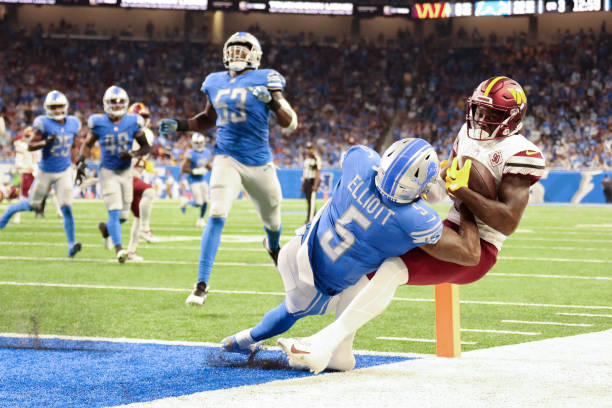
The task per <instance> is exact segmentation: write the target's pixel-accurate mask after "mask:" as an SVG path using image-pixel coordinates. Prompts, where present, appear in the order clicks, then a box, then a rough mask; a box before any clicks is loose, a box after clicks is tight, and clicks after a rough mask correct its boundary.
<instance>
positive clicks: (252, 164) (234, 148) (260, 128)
mask: <svg viewBox="0 0 612 408" xmlns="http://www.w3.org/2000/svg"><path fill="white" fill-rule="evenodd" d="M261 55H262V51H261V45H260V44H259V41H258V40H257V39H256V38H255V37H254V36H253V35H251V34H249V33H245V32H239V33H235V34H233V35H232V36H231V37H230V38H229V39H228V40H227V41H226V42H225V45H224V46H223V63H224V65H225V67H226V68H227V69H228V71H222V72H215V73H212V74H209V75H208V76H207V77H206V79H205V80H204V83H203V84H202V88H201V91H202V92H203V93H204V94H205V95H206V106H205V108H204V111H203V112H201V113H199V114H198V115H196V116H195V117H193V118H191V119H188V120H187V119H162V120H161V122H160V132H161V133H162V134H163V133H171V132H175V131H179V132H185V131H194V132H200V133H202V132H204V131H206V130H207V129H210V128H212V127H214V126H217V138H216V143H215V158H214V160H213V165H212V172H211V178H210V202H211V204H210V207H211V208H210V216H209V217H208V221H207V222H206V227H205V228H204V232H203V233H202V242H201V252H200V262H199V266H198V281H197V282H196V284H195V287H194V290H193V292H192V293H191V294H190V295H189V297H188V298H187V300H186V303H187V304H194V305H202V304H204V300H205V298H206V294H207V293H208V280H209V278H210V272H211V269H212V266H213V263H214V260H215V256H216V255H217V250H218V249H219V244H220V242H221V232H222V230H223V226H224V225H225V219H226V218H227V214H228V213H229V211H230V209H231V208H232V205H233V203H234V200H235V199H236V197H237V196H238V193H239V192H240V188H241V186H244V189H245V190H246V191H247V193H248V194H249V197H250V198H251V200H252V201H253V204H254V205H255V209H256V211H257V212H258V214H259V217H260V218H261V220H262V222H263V225H264V229H265V231H266V235H267V236H266V238H265V239H264V247H265V248H266V250H267V251H268V253H269V254H270V257H271V258H272V260H273V261H274V264H276V263H277V259H278V252H279V250H280V244H279V241H280V234H281V217H280V202H281V199H282V192H281V186H280V182H279V181H278V177H277V175H276V167H275V166H274V164H273V163H272V159H273V157H272V151H271V149H270V143H269V133H270V131H269V120H270V115H271V114H272V113H274V115H275V116H276V120H277V122H278V123H279V124H280V126H282V127H283V128H286V129H287V130H288V131H293V130H295V129H296V128H297V123H298V122H297V114H296V113H295V112H294V111H293V109H292V108H291V106H290V105H289V102H287V100H286V99H285V98H284V96H283V92H282V91H283V89H284V87H285V78H283V76H282V75H281V74H279V73H278V72H276V71H275V70H272V69H259V64H260V61H261Z"/></svg>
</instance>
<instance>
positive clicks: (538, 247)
mask: <svg viewBox="0 0 612 408" xmlns="http://www.w3.org/2000/svg"><path fill="white" fill-rule="evenodd" d="M504 248H512V249H538V250H541V249H543V250H547V249H550V250H555V251H605V252H608V251H610V248H583V247H562V246H529V245H504Z"/></svg>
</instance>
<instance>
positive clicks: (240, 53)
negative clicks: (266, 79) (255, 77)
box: [223, 33, 262, 72]
mask: <svg viewBox="0 0 612 408" xmlns="http://www.w3.org/2000/svg"><path fill="white" fill-rule="evenodd" d="M261 55H262V52H261V46H260V45H259V41H257V39H256V38H255V37H253V36H252V35H251V34H249V33H236V34H234V35H232V36H231V37H230V38H229V39H228V40H227V41H226V43H225V45H224V46H223V64H224V65H225V68H227V69H229V70H231V71H234V72H240V71H244V70H245V69H248V68H251V69H257V68H259V63H260V61H261Z"/></svg>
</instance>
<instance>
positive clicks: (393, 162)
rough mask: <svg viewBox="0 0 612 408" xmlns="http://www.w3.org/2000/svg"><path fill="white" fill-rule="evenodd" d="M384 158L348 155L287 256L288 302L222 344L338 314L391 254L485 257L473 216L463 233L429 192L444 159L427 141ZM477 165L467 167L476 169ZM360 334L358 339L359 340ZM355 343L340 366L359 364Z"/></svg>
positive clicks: (252, 342)
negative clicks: (416, 251) (415, 251)
mask: <svg viewBox="0 0 612 408" xmlns="http://www.w3.org/2000/svg"><path fill="white" fill-rule="evenodd" d="M382 157H383V158H382V159H381V157H380V156H379V155H378V154H377V153H376V152H374V151H373V150H371V149H369V148H367V147H365V146H354V147H352V148H351V149H349V151H348V152H347V154H346V155H345V159H344V161H343V163H342V177H341V178H340V180H339V182H338V184H337V185H336V187H335V190H334V193H333V195H332V198H331V199H330V200H329V201H328V202H327V203H326V204H325V206H324V207H323V208H322V209H321V210H320V211H319V212H318V213H317V215H316V216H315V218H314V219H313V221H312V222H311V223H309V224H307V225H306V226H305V227H304V228H303V229H302V230H301V231H300V232H299V233H298V236H296V237H294V238H293V239H292V240H291V241H290V242H289V243H288V244H287V245H285V246H284V247H283V249H282V250H281V253H280V255H279V264H278V267H279V272H280V274H281V276H282V278H283V283H284V286H285V293H286V296H285V300H284V301H283V302H282V303H281V304H280V305H279V306H278V307H276V308H275V309H273V310H271V311H269V312H268V313H267V314H266V315H265V316H264V318H263V319H262V321H261V322H260V323H259V324H258V325H256V326H255V327H253V328H251V329H247V330H244V331H242V332H239V333H237V334H235V335H234V336H230V337H227V338H225V339H224V340H223V341H222V345H221V346H222V349H224V350H225V351H230V352H245V351H250V350H253V349H256V348H257V345H258V342H259V341H261V340H263V339H267V338H270V337H272V336H275V335H278V334H280V333H283V332H285V331H286V330H288V329H289V328H290V327H291V326H292V325H293V324H294V323H295V322H296V321H297V320H298V319H300V318H301V317H304V316H308V315H317V314H324V313H327V312H329V311H331V310H333V309H337V312H336V314H337V316H339V315H342V313H343V309H344V308H345V307H346V305H348V302H349V301H350V299H352V298H353V297H354V296H355V293H357V292H358V291H359V290H360V289H361V288H363V287H364V286H365V285H366V284H367V282H368V279H367V278H366V275H367V274H368V273H370V272H372V271H373V270H375V269H376V268H378V267H379V266H380V265H381V264H382V263H383V262H384V261H385V259H387V258H392V260H393V261H392V262H395V263H401V260H400V259H399V258H398V256H399V255H401V254H403V253H404V252H406V251H407V250H409V249H411V248H415V247H419V246H424V247H427V250H428V251H431V252H432V253H437V252H439V251H440V250H445V251H446V252H445V256H447V257H450V259H453V260H455V261H457V262H462V263H465V264H471V265H474V264H476V263H477V262H478V260H479V258H480V252H479V243H478V230H477V228H476V225H475V224H474V221H473V217H472V216H471V214H469V212H466V217H467V221H466V222H465V223H464V224H463V225H462V230H461V232H460V233H457V232H455V231H454V230H450V229H448V228H446V230H445V231H444V234H443V230H444V228H443V226H442V221H441V220H440V217H439V216H438V214H437V213H436V212H435V211H434V210H433V209H432V208H431V207H429V205H428V204H427V203H426V202H425V201H424V200H423V199H422V198H421V196H422V195H423V194H424V193H426V192H427V191H428V189H429V187H430V186H431V184H432V183H433V181H434V180H435V178H436V177H437V176H438V173H439V171H440V167H439V162H438V157H437V155H436V152H435V151H434V150H433V148H432V147H431V145H430V144H429V143H427V142H426V141H424V140H422V139H412V138H410V139H402V140H400V141H398V142H396V143H394V144H393V145H391V147H389V149H387V151H385V153H384V154H383V156H382ZM469 167H470V166H469V165H466V166H465V168H464V169H462V170H463V171H464V172H465V171H467V172H468V173H469ZM351 340H352V339H351ZM281 346H282V345H281ZM354 364H355V360H354V357H353V354H352V349H351V348H350V347H349V348H348V349H347V350H346V352H344V353H340V354H338V355H337V358H336V359H335V361H334V363H333V367H334V368H335V369H338V370H347V369H352V368H353V366H354Z"/></svg>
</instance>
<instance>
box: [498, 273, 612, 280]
mask: <svg viewBox="0 0 612 408" xmlns="http://www.w3.org/2000/svg"><path fill="white" fill-rule="evenodd" d="M487 276H511V277H519V278H547V279H548V278H551V279H586V280H612V277H609V276H576V275H545V274H541V273H534V274H530V273H505V272H490V273H488V274H487Z"/></svg>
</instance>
